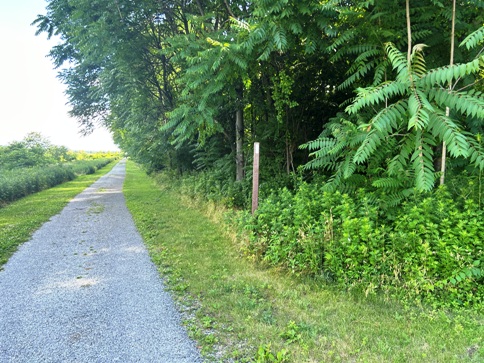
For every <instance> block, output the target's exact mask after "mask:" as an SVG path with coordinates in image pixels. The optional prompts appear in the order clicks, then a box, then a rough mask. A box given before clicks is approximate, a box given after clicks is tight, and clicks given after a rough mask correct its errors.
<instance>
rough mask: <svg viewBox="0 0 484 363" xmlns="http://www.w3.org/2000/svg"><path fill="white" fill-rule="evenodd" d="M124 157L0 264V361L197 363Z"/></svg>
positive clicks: (200, 360) (194, 350) (196, 353)
mask: <svg viewBox="0 0 484 363" xmlns="http://www.w3.org/2000/svg"><path fill="white" fill-rule="evenodd" d="M124 177H125V162H124V161H121V162H120V163H118V164H117V165H116V166H115V167H114V168H113V170H112V171H111V172H109V173H108V174H106V175H105V176H103V177H102V178H100V179H99V180H98V181H97V182H95V183H94V184H93V185H91V186H90V187H89V188H87V189H86V190H85V191H84V192H82V193H81V194H79V195H78V196H77V197H76V198H75V199H73V200H72V201H71V202H70V203H69V204H68V205H67V206H66V208H65V209H64V210H63V211H62V212H61V213H60V214H59V215H56V216H54V217H53V218H52V219H51V220H50V221H49V222H47V223H45V224H44V225H43V226H42V227H41V228H40V229H39V230H38V231H37V232H36V233H35V234H34V235H33V237H32V239H31V240H30V241H29V242H27V243H25V244H23V245H22V246H21V247H20V248H19V250H18V251H17V252H16V253H15V254H14V255H13V256H12V257H11V258H10V260H9V262H8V263H7V264H6V265H5V266H4V270H3V271H2V272H0V362H2V363H3V362H22V363H23V362H72V363H74V362H76V363H78V362H79V363H80V362H86V363H87V362H89V363H92V362H123V363H128V362H150V363H153V362H167V363H168V362H169V363H177V362H180V363H184V362H187V363H196V362H202V359H201V358H200V355H199V352H198V350H197V349H196V346H195V344H194V342H193V341H191V340H190V339H189V337H188V336H187V333H186V331H185V330H184V328H183V327H182V326H181V320H180V315H179V314H178V312H177V311H176V309H175V307H174V304H173V301H172V299H171V297H170V295H169V294H168V293H167V292H166V291H165V290H164V286H163V282H162V280H161V279H160V277H159V275H158V272H157V269H156V267H155V266H154V265H153V263H152V262H151V260H150V258H149V256H148V253H147V251H146V249H145V246H144V244H143V241H142V239H141V236H140V235H139V233H138V231H137V230H136V227H135V225H134V223H133V220H132V218H131V215H130V213H129V211H128V209H127V207H126V203H125V199H124V196H123V193H122V185H123V181H124Z"/></svg>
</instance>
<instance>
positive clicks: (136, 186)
mask: <svg viewBox="0 0 484 363" xmlns="http://www.w3.org/2000/svg"><path fill="white" fill-rule="evenodd" d="M125 195H126V198H127V201H128V207H129V209H130V210H131V212H132V214H133V217H134V219H135V222H136V225H137V226H138V229H139V230H140V232H141V234H142V235H143V238H144V240H145V242H146V244H147V246H148V249H149V251H150V254H151V256H152V259H153V261H154V262H155V263H156V264H157V266H158V267H159V269H160V272H161V273H162V274H163V275H164V276H165V277H166V281H167V284H168V286H169V287H170V288H171V290H172V291H173V292H174V293H175V296H177V299H178V301H179V303H180V306H181V307H182V309H184V310H185V311H186V312H187V315H186V316H187V327H188V330H189V332H190V333H191V335H192V337H194V338H195V339H196V340H197V341H198V342H199V345H200V347H201V349H202V351H203V352H204V353H206V356H207V357H208V360H209V361H222V362H232V361H235V362H298V363H300V362H482V361H483V360H484V315H482V314H479V313H476V312H472V311H454V312H442V311H432V310H425V309H417V308H413V307H402V306H399V305H398V304H395V303H392V302H385V301H382V300H380V299H379V298H378V297H376V296H372V297H369V298H365V297H364V296H363V295H360V294H358V293H354V294H351V295H350V294H348V293H344V292H340V291H336V290H334V289H332V288H331V287H328V286H327V285H324V284H323V283H319V282H317V281H314V280H304V279H300V278H297V277H295V276H288V275H286V274H284V273H281V272H280V271H277V270H275V269H267V268H263V267H261V266H259V265H256V264H253V263H252V262H250V261H248V260H246V259H244V258H242V257H240V253H239V252H238V251H239V248H238V247H237V246H236V243H235V242H234V241H233V239H232V238H230V237H229V236H228V234H227V231H226V230H224V229H223V226H222V224H221V223H215V222H214V220H216V219H221V218H222V217H221V215H220V214H218V215H217V214H216V213H215V212H214V213H215V215H212V218H209V217H208V216H207V211H208V210H207V209H206V208H205V209H204V210H203V211H202V210H201V209H203V208H202V207H201V206H196V205H194V203H193V202H190V201H188V200H185V199H184V198H182V197H181V196H180V195H179V194H177V192H176V189H172V188H171V187H169V186H168V185H167V184H163V182H161V184H160V181H158V184H156V183H155V181H154V180H153V179H151V178H149V177H147V176H146V175H145V174H144V173H143V172H142V171H141V170H140V169H139V168H137V167H136V166H135V165H134V164H132V163H128V176H127V180H126V182H125Z"/></svg>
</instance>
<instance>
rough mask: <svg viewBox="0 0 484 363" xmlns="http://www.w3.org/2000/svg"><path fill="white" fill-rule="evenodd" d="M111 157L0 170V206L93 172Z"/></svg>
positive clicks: (104, 164)
mask: <svg viewBox="0 0 484 363" xmlns="http://www.w3.org/2000/svg"><path fill="white" fill-rule="evenodd" d="M112 160H113V159H112V158H103V159H95V160H79V161H73V162H69V163H64V164H58V165H49V166H42V167H40V166H39V167H34V168H21V169H13V170H0V207H1V206H2V205H5V204H7V203H10V202H13V201H15V200H17V199H20V198H23V197H25V196H27V195H30V194H33V193H36V192H39V191H41V190H44V189H48V188H51V187H53V186H56V185H59V184H62V183H64V182H66V181H70V180H74V179H75V178H76V177H77V176H79V175H88V174H93V173H94V172H95V171H96V170H98V169H100V168H102V167H104V166H106V165H107V164H109V163H110V162H111V161H112Z"/></svg>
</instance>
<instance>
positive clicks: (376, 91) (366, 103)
mask: <svg viewBox="0 0 484 363" xmlns="http://www.w3.org/2000/svg"><path fill="white" fill-rule="evenodd" d="M408 4H409V3H408V1H407V14H410V12H409V7H408ZM409 19H410V17H409V15H408V16H407V20H408V22H407V26H408V27H407V29H408V52H407V56H405V55H404V54H403V53H401V52H400V51H399V50H398V49H397V47H396V46H395V45H394V44H392V43H386V44H385V54H386V56H387V57H388V60H389V62H390V64H391V65H392V68H393V70H394V72H395V73H396V74H395V80H393V81H383V82H380V83H379V84H377V85H373V86H369V87H362V88H358V89H357V97H356V98H355V100H354V101H353V102H352V104H351V105H350V106H348V107H347V108H346V111H347V113H348V116H349V117H350V118H352V119H353V120H354V121H350V120H348V119H347V118H348V116H343V117H344V118H342V119H341V120H340V121H335V122H334V123H333V124H332V125H331V126H330V127H329V128H328V130H327V131H326V132H325V133H323V135H322V136H321V137H320V138H319V139H317V140H315V141H314V142H310V143H307V144H306V145H305V147H306V148H309V149H310V150H312V151H313V156H314V159H313V160H312V161H311V162H310V163H309V164H308V165H307V167H308V168H320V167H323V168H329V169H330V170H336V173H335V174H333V177H332V179H331V182H332V183H330V184H329V185H328V188H331V187H335V186H337V185H340V184H341V183H344V182H345V180H346V181H349V182H350V183H351V179H350V178H352V177H353V178H354V176H355V173H356V174H357V175H361V176H363V175H365V174H366V175H367V176H370V175H371V176H372V180H371V182H372V185H373V186H374V187H383V188H386V189H387V190H390V191H392V190H393V191H396V190H400V191H402V188H403V190H404V189H406V188H409V187H411V186H415V187H416V188H417V189H418V190H421V191H426V190H430V189H431V188H433V186H434V181H435V178H436V173H435V169H434V163H433V161H434V158H435V156H434V150H435V146H436V145H438V144H439V143H441V142H445V143H446V145H447V147H448V151H449V153H450V155H451V156H452V157H453V158H459V157H460V158H465V159H467V160H468V161H469V162H471V163H473V164H474V165H475V166H477V167H478V168H481V169H482V168H483V167H484V164H483V163H482V161H483V159H482V152H483V150H482V148H481V147H480V145H479V142H478V140H477V139H476V135H475V134H473V133H472V132H471V129H470V124H471V123H472V122H473V120H475V119H478V120H483V117H484V108H483V107H484V98H483V95H482V93H480V92H478V91H473V90H471V91H467V90H466V89H465V88H464V89H457V90H456V89H454V88H452V89H449V88H448V84H450V83H453V84H455V83H457V82H461V83H463V84H464V85H465V84H471V85H472V84H473V82H474V81H475V80H478V79H479V73H480V72H481V71H482V67H483V64H484V58H483V57H482V56H481V55H480V54H478V55H477V56H476V57H475V58H474V59H472V60H471V61H468V62H466V63H462V64H456V65H450V66H443V67H437V68H434V69H430V70H428V69H427V66H426V62H425V58H424V54H423V52H424V49H425V48H426V46H425V45H424V44H417V45H415V46H412V43H411V39H412V33H411V31H410V29H411V28H410V21H409ZM412 28H413V27H412ZM473 34H474V38H473V37H471V38H472V39H474V42H475V36H477V35H479V34H480V30H478V31H477V32H475V33H473ZM471 38H467V40H466V41H464V42H463V43H462V44H461V45H462V46H464V45H469V44H470V43H469V39H471ZM447 107H448V108H449V109H451V110H453V112H452V113H446V108H447ZM345 119H346V120H345ZM343 135H344V137H343ZM365 165H366V167H365ZM377 170H378V171H377Z"/></svg>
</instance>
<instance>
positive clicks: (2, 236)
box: [0, 163, 114, 270]
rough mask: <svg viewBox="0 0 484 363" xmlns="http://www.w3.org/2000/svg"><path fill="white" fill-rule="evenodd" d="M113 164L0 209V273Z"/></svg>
mask: <svg viewBox="0 0 484 363" xmlns="http://www.w3.org/2000/svg"><path fill="white" fill-rule="evenodd" d="M113 165H114V164H113V163H111V164H108V165H106V166H105V167H104V168H102V169H99V170H98V171H97V172H95V173H94V174H89V175H81V176H79V177H78V178H76V179H75V180H73V181H70V182H67V183H63V184H61V185H57V186H55V187H53V188H50V189H47V190H43V191H41V192H39V193H35V194H32V195H29V196H27V197H25V198H23V199H21V200H17V201H15V202H13V203H10V204H8V205H7V206H5V207H4V208H0V270H1V267H2V265H3V264H4V263H5V262H7V260H8V259H9V257H10V256H11V255H12V254H13V253H14V252H15V251H16V250H17V247H18V246H19V245H20V244H21V243H23V242H25V241H27V240H28V239H29V238H30V236H31V235H32V233H33V232H34V231H35V230H36V229H37V228H39V227H40V226H41V225H42V224H43V223H45V222H46V221H48V220H49V218H50V217H52V216H53V215H55V214H57V213H59V212H60V211H61V210H62V208H64V206H65V205H66V204H67V203H68V202H69V200H70V199H72V198H74V197H75V196H76V195H77V194H79V193H80V192H82V191H83V190H84V189H85V188H87V187H88V186H90V185H91V184H92V183H94V182H95V181H96V180H97V179H98V178H99V177H101V176H102V175H104V174H106V173H107V172H108V171H109V170H111V168H112V166H113Z"/></svg>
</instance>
